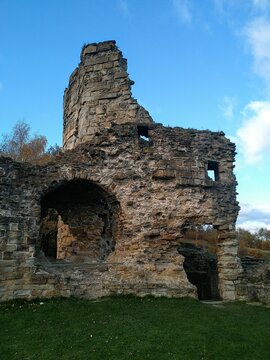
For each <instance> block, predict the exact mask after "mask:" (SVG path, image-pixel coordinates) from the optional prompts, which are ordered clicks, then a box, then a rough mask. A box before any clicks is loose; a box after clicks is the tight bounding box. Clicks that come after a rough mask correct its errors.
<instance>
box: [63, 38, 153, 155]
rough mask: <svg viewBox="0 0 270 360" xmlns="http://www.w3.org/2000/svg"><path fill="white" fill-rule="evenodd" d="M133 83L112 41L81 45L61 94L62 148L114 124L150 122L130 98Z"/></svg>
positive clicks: (119, 52)
mask: <svg viewBox="0 0 270 360" xmlns="http://www.w3.org/2000/svg"><path fill="white" fill-rule="evenodd" d="M133 84H134V82H133V81H131V80H130V79H129V76H128V73H127V60H126V59H124V58H123V55H122V53H121V51H119V49H118V47H117V46H116V44H115V41H105V42H100V43H93V44H89V45H86V46H84V47H83V49H82V52H81V62H80V64H79V66H78V67H77V68H76V69H75V71H74V72H73V73H72V75H71V76H70V79H69V85H68V88H67V89H66V90H65V95H64V134H63V147H64V149H65V150H67V149H72V148H74V147H76V146H77V145H78V144H81V143H83V142H86V141H89V140H92V139H93V138H94V137H95V136H98V135H99V134H100V132H102V130H103V129H104V128H110V127H111V126H112V124H114V123H115V124H124V123H136V124H149V123H151V122H153V120H152V119H151V117H150V115H149V113H148V112H147V111H146V110H145V109H144V108H143V107H142V106H140V105H139V104H138V103H137V101H136V100H135V99H133V98H132V94H131V85H133Z"/></svg>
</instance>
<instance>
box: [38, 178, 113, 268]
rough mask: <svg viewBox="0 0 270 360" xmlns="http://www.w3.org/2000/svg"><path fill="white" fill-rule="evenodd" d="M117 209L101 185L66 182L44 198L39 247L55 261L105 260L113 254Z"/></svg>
mask: <svg viewBox="0 0 270 360" xmlns="http://www.w3.org/2000/svg"><path fill="white" fill-rule="evenodd" d="M118 210H119V203H118V202H117V201H116V199H115V197H114V196H110V195H109V194H108V193H107V192H106V191H105V190H104V189H102V188H101V187H100V186H98V185H96V184H94V183H92V182H91V181H88V180H72V181H66V182H64V183H62V184H61V185H59V186H58V187H56V188H54V189H53V190H51V191H49V192H48V193H46V194H45V195H44V196H43V198H42V199H41V221H40V241H39V248H40V250H41V251H42V252H43V253H44V255H45V256H46V257H48V258H50V259H52V260H53V259H55V260H66V261H75V262H100V261H104V260H105V259H106V258H107V257H108V255H109V254H110V252H112V251H114V246H115V236H116V232H117V226H118V225H117V224H118V221H117V220H118V213H119V211H118Z"/></svg>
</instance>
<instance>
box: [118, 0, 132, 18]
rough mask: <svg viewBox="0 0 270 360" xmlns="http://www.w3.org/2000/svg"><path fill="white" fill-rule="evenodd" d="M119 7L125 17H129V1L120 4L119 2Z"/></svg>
mask: <svg viewBox="0 0 270 360" xmlns="http://www.w3.org/2000/svg"><path fill="white" fill-rule="evenodd" d="M118 7H119V9H120V11H121V13H122V14H123V15H124V16H127V15H129V7H128V3H127V1H125V0H119V2H118Z"/></svg>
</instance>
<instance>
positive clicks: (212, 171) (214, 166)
mask: <svg viewBox="0 0 270 360" xmlns="http://www.w3.org/2000/svg"><path fill="white" fill-rule="evenodd" d="M207 176H208V177H209V178H210V179H212V180H213V181H219V164H218V162H217V161H211V160H209V161H208V163H207Z"/></svg>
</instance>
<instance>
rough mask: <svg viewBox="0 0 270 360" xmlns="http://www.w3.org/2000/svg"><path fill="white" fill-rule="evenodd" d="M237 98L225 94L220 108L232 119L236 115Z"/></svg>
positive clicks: (226, 116)
mask: <svg viewBox="0 0 270 360" xmlns="http://www.w3.org/2000/svg"><path fill="white" fill-rule="evenodd" d="M236 105H237V100H236V98H234V97H231V96H224V97H223V100H222V103H221V104H220V110H221V111H222V114H223V116H224V118H225V119H227V120H232V119H233V117H234V112H235V108H236Z"/></svg>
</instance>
